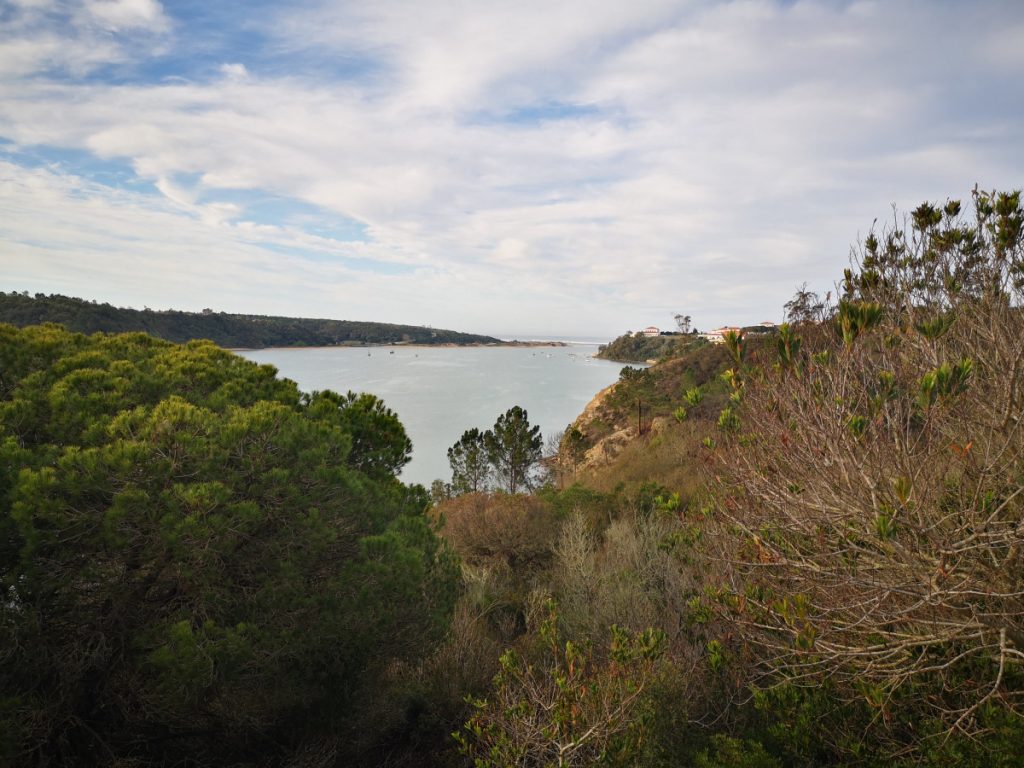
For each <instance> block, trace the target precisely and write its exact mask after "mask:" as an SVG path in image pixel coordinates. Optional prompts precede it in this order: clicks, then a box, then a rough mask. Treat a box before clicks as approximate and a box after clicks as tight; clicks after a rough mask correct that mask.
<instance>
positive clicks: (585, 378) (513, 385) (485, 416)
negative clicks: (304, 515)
mask: <svg viewBox="0 0 1024 768" xmlns="http://www.w3.org/2000/svg"><path fill="white" fill-rule="evenodd" d="M595 352H597V345H596V344H581V343H573V344H571V345H569V346H566V347H409V346H395V347H320V348H302V349H259V350H246V351H242V352H239V354H241V355H242V356H243V357H245V358H247V359H249V360H253V361H254V362H257V363H269V364H271V365H273V366H275V367H276V368H277V369H278V371H279V372H280V375H281V376H284V377H286V378H289V379H291V380H292V381H294V382H296V383H297V384H298V385H299V388H300V389H302V390H303V391H305V392H311V391H314V390H322V389H333V390H335V391H337V392H342V393H344V392H347V391H348V390H353V391H355V392H371V393H373V394H374V395H376V396H377V397H379V398H381V399H382V400H383V401H384V403H385V404H386V405H387V406H388V407H389V408H391V409H392V410H393V411H395V412H396V413H397V414H398V417H399V418H400V419H401V421H402V424H403V425H404V426H405V430H406V432H407V433H408V435H409V438H410V439H411V440H412V445H413V453H412V461H410V462H409V464H408V465H406V467H405V469H404V470H403V471H402V480H404V481H406V482H412V483H423V484H424V485H427V486H429V485H430V483H431V482H432V481H433V480H435V479H437V478H441V479H443V480H445V481H448V480H450V479H451V470H450V469H449V466H448V456H447V451H448V448H449V447H451V446H452V445H453V444H454V443H455V442H456V441H457V440H458V439H459V438H460V437H461V436H462V433H463V432H464V431H466V430H467V429H470V428H472V427H478V428H480V429H488V428H490V427H491V426H493V425H494V421H495V419H497V418H498V416H499V415H500V414H502V413H504V412H505V411H507V410H508V409H509V408H511V407H512V406H514V405H519V406H522V407H523V408H525V409H526V411H527V412H528V414H529V419H530V423H531V424H537V425H539V426H540V428H541V433H542V434H543V435H544V437H545V438H547V437H548V436H549V435H551V434H554V433H557V432H560V431H561V430H563V429H565V427H566V426H567V425H568V424H570V423H571V422H572V421H573V420H574V419H575V418H576V417H577V416H578V415H579V414H580V413H581V412H582V411H583V408H584V407H585V406H586V405H587V403H588V402H590V400H591V398H593V396H594V395H595V394H597V393H598V392H599V391H600V390H602V389H604V388H605V387H606V386H608V385H609V384H611V383H612V382H614V381H615V380H616V379H617V378H618V375H619V371H620V370H621V369H622V364H621V363H612V362H608V361H605V360H597V359H595V358H593V357H592V355H593V354H594V353H595Z"/></svg>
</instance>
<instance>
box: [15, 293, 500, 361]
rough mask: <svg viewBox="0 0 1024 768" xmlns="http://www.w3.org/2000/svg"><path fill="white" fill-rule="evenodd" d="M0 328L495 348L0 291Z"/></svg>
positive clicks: (373, 328)
mask: <svg viewBox="0 0 1024 768" xmlns="http://www.w3.org/2000/svg"><path fill="white" fill-rule="evenodd" d="M0 323H10V324H12V325H16V326H19V327H23V326H26V325H39V324H42V323H59V324H61V325H63V326H64V327H65V328H67V329H68V330H70V331H74V332H76V333H96V332H97V331H100V332H103V333H124V332H142V333H148V334H151V335H152V336H156V337H158V338H161V339H167V340H168V341H175V342H185V341H190V340H192V339H210V340H211V341H213V342H215V343H216V344H218V345H220V346H222V347H234V348H261V347H290V346H309V347H329V346H335V345H339V344H345V345H362V344H497V343H500V342H499V340H498V339H495V338H493V337H491V336H479V335H476V334H471V333H459V332H457V331H445V330H441V329H437V328H424V327H421V326H416V325H391V324H388V323H370V322H356V321H352V320H316V319H310V318H297V317H268V316H263V315H229V314H226V313H224V312H211V311H209V310H204V311H203V312H179V311H176V310H167V311H155V310H152V309H142V310H138V309H126V308H120V307H114V306H111V305H110V304H97V303H95V302H89V301H84V300H83V299H75V298H71V297H69V296H60V295H51V296H44V295H43V294H41V293H37V294H36V295H35V296H29V295H28V293H27V292H26V293H15V292H11V293H4V292H2V291H0Z"/></svg>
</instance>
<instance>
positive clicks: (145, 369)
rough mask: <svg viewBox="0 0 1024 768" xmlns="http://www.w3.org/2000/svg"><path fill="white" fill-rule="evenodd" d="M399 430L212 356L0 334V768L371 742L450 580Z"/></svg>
mask: <svg viewBox="0 0 1024 768" xmlns="http://www.w3.org/2000/svg"><path fill="white" fill-rule="evenodd" d="M407 458H408V438H407V437H406V436H405V432H404V430H403V429H402V427H401V425H400V423H399V422H398V420H397V418H396V417H395V416H394V414H393V413H391V412H390V411H389V410H388V409H387V408H385V407H384V406H383V404H381V403H380V401H378V400H377V399H376V398H373V397H372V396H370V395H361V396H355V395H349V396H347V397H342V396H339V395H335V394H334V393H329V392H328V393H316V394H313V395H309V396H306V395H301V394H300V393H299V392H298V390H297V388H296V387H295V385H294V384H293V383H292V382H290V381H283V380H279V379H277V378H275V370H274V369H273V368H272V367H271V366H258V365H255V364H253V363H251V362H248V361H245V360H243V359H241V358H239V357H237V356H235V355H232V354H231V353H228V352H226V351H224V350H222V349H220V348H218V347H216V346H215V345H213V344H212V343H210V342H205V341H204V342H190V343H188V344H187V345H184V346H178V345H175V344H171V343H169V342H165V341H161V340H158V339H155V338H153V337H151V336H146V335H143V334H125V335H109V336H107V335H99V334H97V335H93V336H90V337H86V336H83V335H81V334H72V333H69V332H67V331H65V330H63V329H61V328H59V327H57V326H53V325H50V326H36V327H30V328H26V329H21V330H18V329H15V328H14V327H12V326H9V325H0V595H2V597H0V619H2V620H0V691H2V694H0V734H2V735H0V763H2V764H5V765H16V764H18V765H95V764H99V765H128V764H131V765H166V764H182V763H183V762H187V763H188V764H190V765H228V764H231V765H235V764H241V763H246V764H278V763H283V762H287V761H288V760H289V759H291V757H292V756H294V755H296V754H298V753H300V752H302V751H320V752H323V753H325V754H334V755H337V756H338V757H337V759H343V756H344V755H345V754H346V751H347V750H350V749H351V748H352V746H351V745H353V744H355V743H356V742H359V743H363V742H364V740H367V739H368V740H370V741H372V740H373V738H375V735H374V734H375V733H376V732H375V731H374V730H373V728H369V729H368V728H367V724H366V723H365V722H362V721H358V722H357V718H358V714H359V712H360V711H361V709H362V708H364V707H366V706H367V700H368V699H370V698H372V691H373V688H374V686H375V685H377V683H378V681H379V678H380V676H381V674H382V670H384V669H386V668H388V667H389V665H394V664H396V663H401V662H403V661H404V662H409V661H414V660H416V659H417V658H419V657H420V656H421V655H423V654H424V653H425V652H427V651H428V650H429V649H430V648H431V647H432V645H433V644H434V643H436V642H438V641H439V640H440V638H442V637H443V635H444V631H445V628H446V626H447V622H448V616H449V614H450V611H451V607H452V603H453V600H454V598H455V594H456V583H457V582H456V576H457V570H456V569H455V566H454V563H453V561H452V560H451V558H450V557H449V556H448V555H447V554H446V550H445V549H444V548H443V547H442V546H441V545H440V543H439V541H438V539H437V538H436V537H435V536H434V534H433V533H432V531H431V529H430V527H429V525H428V524H427V521H426V519H425V517H424V514H423V513H424V511H425V510H426V508H427V506H428V499H427V497H426V494H425V491H424V490H423V489H422V488H420V487H408V486H405V485H402V484H401V483H399V482H398V481H397V480H396V479H395V472H396V471H397V470H398V469H400V467H401V466H402V464H404V463H405V461H406V460H407Z"/></svg>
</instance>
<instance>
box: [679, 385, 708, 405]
mask: <svg viewBox="0 0 1024 768" xmlns="http://www.w3.org/2000/svg"><path fill="white" fill-rule="evenodd" d="M684 397H685V398H686V403H687V405H690V406H692V407H696V406H698V405H700V404H701V401H702V400H703V399H704V393H703V392H701V390H700V387H693V388H692V389H688V390H686V395H684Z"/></svg>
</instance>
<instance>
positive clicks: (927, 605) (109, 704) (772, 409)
mask: <svg viewBox="0 0 1024 768" xmlns="http://www.w3.org/2000/svg"><path fill="white" fill-rule="evenodd" d="M803 294H804V295H802V296H800V297H799V301H796V300H795V302H796V303H793V302H791V305H792V306H793V307H797V306H798V305H799V307H805V308H809V309H807V311H801V312H796V311H792V310H791V308H787V313H788V314H789V315H790V316H791V317H792V319H793V320H794V322H793V323H792V324H791V325H785V326H783V327H781V328H780V330H779V332H778V333H777V334H773V335H768V336H762V337H758V338H754V337H752V336H750V335H746V334H742V333H741V334H735V335H730V336H729V337H727V340H726V344H724V345H695V346H694V347H693V348H690V349H686V350H680V353H679V354H678V355H676V356H673V357H670V358H669V359H667V360H665V361H663V362H661V363H659V364H657V365H655V366H652V367H650V368H647V369H644V370H640V369H635V368H625V369H624V370H623V372H622V375H621V377H620V380H619V382H618V383H617V384H616V385H615V386H614V387H613V388H612V389H611V390H610V391H608V392H606V393H605V394H604V396H603V397H602V398H601V400H600V402H598V403H595V404H594V405H593V406H592V407H591V408H588V412H587V414H585V415H584V416H583V417H581V419H579V420H578V421H577V422H576V423H575V424H573V425H571V426H570V428H569V429H567V430H566V431H565V433H564V434H563V435H562V437H561V441H560V451H559V455H558V456H557V457H555V458H552V457H550V456H549V457H548V458H547V460H546V466H547V467H548V468H549V469H550V470H552V471H551V474H550V476H549V480H550V482H548V483H547V484H545V485H544V486H543V487H540V488H538V489H537V490H536V491H534V492H533V493H531V494H524V493H509V492H504V491H497V490H492V483H493V482H494V480H493V473H494V468H495V466H498V467H499V468H502V467H506V468H507V464H502V463H501V462H500V461H498V462H495V460H494V459H495V458H496V457H491V456H489V455H488V441H487V440H486V439H485V435H486V434H487V433H481V432H479V431H478V430H470V431H467V432H466V433H465V434H464V435H463V439H461V440H460V441H459V443H457V444H456V445H455V446H453V447H452V451H451V452H450V454H449V456H450V458H451V459H452V467H453V473H454V478H453V479H454V482H453V484H452V486H451V487H450V488H448V489H442V490H444V491H446V492H445V493H438V494H436V502H437V503H435V504H434V505H433V507H432V508H431V509H430V511H429V512H428V513H427V515H426V516H424V514H423V511H424V509H425V507H426V498H425V492H424V491H423V489H420V488H415V487H414V488H408V487H406V486H403V485H401V484H399V483H398V482H397V481H395V480H394V472H395V471H396V470H397V469H398V468H399V467H400V466H401V465H402V463H403V462H404V460H405V457H406V456H407V455H408V450H409V446H408V441H407V439H406V438H405V435H404V432H403V431H402V430H401V426H400V425H399V424H398V423H397V421H396V420H395V419H394V416H393V414H391V413H390V412H389V411H388V410H387V409H386V408H385V407H384V406H383V405H382V404H381V403H380V402H379V401H377V400H376V399H375V398H373V397H372V396H356V395H348V396H344V397H343V396H340V395H336V394H330V393H325V394H315V395H310V396H300V395H299V394H298V393H297V392H296V391H295V389H294V387H293V386H292V385H291V384H288V383H285V382H280V381H277V380H275V379H274V378H273V371H272V370H271V369H267V368H265V367H264V368H260V367H257V366H254V365H252V364H249V363H245V362H243V361H241V360H239V359H238V358H235V357H232V356H230V355H228V354H227V353H224V352H222V351H220V350H217V349H216V348H214V347H212V346H211V345H209V344H200V343H192V344H189V345H187V346H185V347H176V346H173V345H170V344H166V343H164V342H160V341H156V340H153V339H152V338H150V337H146V336H141V335H135V336H109V337H106V336H96V337H93V338H86V337H83V336H78V335H74V334H69V333H66V332H64V331H61V330H59V329H57V328H55V327H52V326H51V327H42V328H38V327H37V328H30V329H26V330H24V331H16V330H15V329H13V328H10V327H2V326H0V328H2V334H3V344H2V346H0V350H2V351H0V354H2V358H0V364H2V367H0V419H2V421H0V426H2V428H3V430H4V431H3V435H2V439H3V442H2V451H3V456H2V462H0V502H2V504H3V507H2V512H3V516H2V517H0V568H2V572H0V576H2V579H3V580H2V588H3V589H4V590H5V592H4V600H3V602H2V603H0V608H2V611H3V613H2V618H3V620H2V623H0V633H2V634H0V675H2V678H0V691H2V694H0V727H2V729H0V734H2V735H0V739H3V740H2V741H0V750H5V751H2V752H0V756H2V757H0V760H2V759H3V758H6V759H7V760H8V761H11V762H18V763H24V764H29V765H31V764H37V765H43V764H50V765H78V764H95V765H109V766H115V765H117V766H129V765H130V766H156V765H169V764H183V765H210V766H214V765H253V766H254V765H282V766H284V765H296V766H298V765H302V766H311V767H312V766H323V767H324V768H327V767H328V766H340V765H367V766H369V765H378V766H384V765H387V766H408V767H410V768H412V767H413V766H453V767H454V766H471V765H472V766H476V768H484V767H485V766H493V767H494V768H506V767H511V766H528V767H529V768H534V767H536V768H540V767H541V766H581V767H582V766H592V765H603V766H623V767H624V766H639V767H644V768H670V767H673V768H674V767H675V766H694V767H696V768H782V767H783V766H806V767H808V768H809V767H813V766H822V767H824V766H850V767H851V768H853V766H857V767H861V766H863V767H868V768H883V766H884V767H885V768H910V766H930V767H932V768H939V767H940V766H943V767H944V766H949V765H958V766H959V765H963V766H976V767H977V768H982V766H984V767H985V768H988V766H997V767H1000V768H1010V766H1017V765H1019V764H1020V755H1021V754H1024V718H1022V716H1021V712H1020V707H1021V700H1022V698H1024V581H1022V580H1024V562H1022V559H1024V526H1022V519H1024V507H1022V506H1021V503H1022V502H1021V499H1022V498H1024V493H1022V491H1024V444H1022V434H1024V433H1022V430H1024V425H1022V424H1021V414H1022V413H1024V402H1022V398H1024V395H1022V392H1024V386H1022V378H1024V311H1022V303H1024V302H1022V300H1024V210H1022V208H1021V204H1020V196H1019V195H1016V194H1014V195H985V194H977V195H976V197H975V200H974V211H973V215H971V216H970V217H968V216H965V215H964V214H962V213H961V211H960V206H959V204H957V203H954V202H949V203H947V204H945V205H943V206H941V207H940V206H933V205H924V206H922V207H920V208H918V209H917V210H916V211H914V212H913V215H912V217H911V218H910V220H909V222H908V226H907V229H906V230H905V231H902V230H892V231H886V232H880V233H871V234H869V236H868V237H867V238H866V239H865V241H864V243H863V247H862V250H861V251H860V252H859V253H858V254H857V256H856V257H855V259H854V262H853V264H852V265H851V268H850V270H849V271H848V272H847V274H846V275H845V279H844V285H843V293H842V295H841V296H840V297H839V300H838V303H837V304H835V305H834V306H833V305H830V304H829V303H828V302H827V301H825V302H820V301H818V300H817V298H816V297H814V296H813V295H810V294H807V292H806V290H804V291H803ZM799 307H798V308H799ZM499 424H501V425H503V427H509V428H510V429H509V432H508V433H509V444H512V443H516V442H518V440H519V439H521V440H522V442H523V444H526V445H529V446H530V454H531V456H533V455H534V453H535V451H536V447H537V445H538V444H539V443H540V440H539V437H540V436H539V435H537V434H536V433H535V430H534V428H531V427H530V426H529V424H528V421H527V420H526V414H525V412H521V413H520V412H516V411H515V409H513V410H512V411H510V412H509V413H507V414H505V416H504V417H499V422H498V424H496V428H495V430H493V431H492V438H491V442H492V443H494V442H495V441H496V440H498V430H497V427H498V425H499ZM512 426H515V429H511V427H512ZM513 435H517V436H518V438H514V437H513ZM499 442H501V441H499ZM492 447H493V445H492ZM517 477H521V475H517ZM513 482H514V480H513V479H512V477H511V475H509V476H506V477H503V478H502V479H501V480H499V481H498V483H497V484H500V485H503V486H505V487H506V488H509V487H511V485H510V484H512V483H513ZM515 484H516V485H518V482H516V483H515ZM428 521H429V523H430V524H428ZM431 524H432V525H433V526H434V528H433V529H432V526H431ZM434 530H436V531H437V532H438V533H439V534H440V539H441V541H440V542H439V540H438V537H437V536H436V535H435V533H434V532H433V531H434ZM453 734H454V735H455V736H454V738H453Z"/></svg>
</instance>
